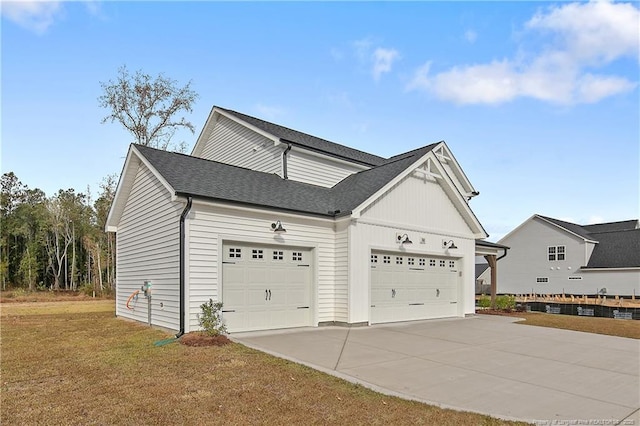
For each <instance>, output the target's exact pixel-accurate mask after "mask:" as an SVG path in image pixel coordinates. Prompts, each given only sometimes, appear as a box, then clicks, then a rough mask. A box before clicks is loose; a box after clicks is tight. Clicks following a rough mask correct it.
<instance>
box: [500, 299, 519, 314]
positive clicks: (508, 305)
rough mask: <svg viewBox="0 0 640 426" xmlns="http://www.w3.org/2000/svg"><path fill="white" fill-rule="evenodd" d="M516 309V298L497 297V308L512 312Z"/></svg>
mask: <svg viewBox="0 0 640 426" xmlns="http://www.w3.org/2000/svg"><path fill="white" fill-rule="evenodd" d="M515 307H516V297H515V296H497V297H496V308H497V309H500V310H503V311H509V312H510V311H512V310H513V309H515Z"/></svg>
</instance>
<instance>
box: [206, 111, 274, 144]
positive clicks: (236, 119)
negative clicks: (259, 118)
mask: <svg viewBox="0 0 640 426" xmlns="http://www.w3.org/2000/svg"><path fill="white" fill-rule="evenodd" d="M213 111H214V112H216V113H218V114H220V115H222V116H224V117H227V118H228V119H230V120H233V121H235V122H236V123H239V124H241V125H243V126H245V127H246V128H247V129H250V130H253V131H254V132H256V133H257V134H259V135H262V136H264V137H265V138H267V139H269V140H271V141H273V145H274V146H278V145H280V142H281V141H280V138H279V137H277V136H275V135H273V134H271V133H268V132H265V131H264V130H262V129H259V128H257V127H256V126H254V125H253V124H249V123H247V122H246V121H244V120H243V119H241V118H239V117H236V116H235V115H233V114H229V113H228V112H226V111H223V110H221V109H218V107H214V108H213Z"/></svg>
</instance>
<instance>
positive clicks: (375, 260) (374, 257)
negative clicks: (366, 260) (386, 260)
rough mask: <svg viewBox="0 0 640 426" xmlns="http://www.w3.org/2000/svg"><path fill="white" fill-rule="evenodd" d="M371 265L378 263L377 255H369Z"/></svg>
mask: <svg viewBox="0 0 640 426" xmlns="http://www.w3.org/2000/svg"><path fill="white" fill-rule="evenodd" d="M371 263H378V255H377V254H372V255H371Z"/></svg>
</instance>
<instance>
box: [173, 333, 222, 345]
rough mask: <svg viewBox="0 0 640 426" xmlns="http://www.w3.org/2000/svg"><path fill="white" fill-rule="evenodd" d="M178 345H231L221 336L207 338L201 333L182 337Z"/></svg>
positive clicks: (207, 336)
mask: <svg viewBox="0 0 640 426" xmlns="http://www.w3.org/2000/svg"><path fill="white" fill-rule="evenodd" d="M180 343H182V344H183V345H187V346H224V345H227V344H229V343H231V340H229V339H228V338H227V336H225V335H223V334H220V335H218V336H209V335H208V334H205V333H202V332H193V333H188V334H185V335H184V336H182V337H181V338H180Z"/></svg>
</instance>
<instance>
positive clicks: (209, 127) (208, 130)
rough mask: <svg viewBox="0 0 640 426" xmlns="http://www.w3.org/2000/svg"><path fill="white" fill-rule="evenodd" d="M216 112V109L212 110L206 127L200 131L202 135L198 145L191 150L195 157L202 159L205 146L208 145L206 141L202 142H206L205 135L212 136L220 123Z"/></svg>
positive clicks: (199, 136) (197, 140)
mask: <svg viewBox="0 0 640 426" xmlns="http://www.w3.org/2000/svg"><path fill="white" fill-rule="evenodd" d="M214 110H215V107H213V108H211V111H210V112H209V116H208V117H207V121H206V123H205V124H204V127H203V128H202V130H201V131H200V134H199V135H198V139H196V144H195V145H194V146H193V149H192V150H191V155H192V156H194V157H200V154H202V150H203V149H204V144H206V140H205V141H204V142H202V141H203V140H204V137H205V135H209V134H211V132H212V131H213V129H214V128H215V126H216V124H217V123H218V118H217V116H216V115H215V114H214Z"/></svg>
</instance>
